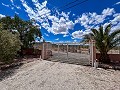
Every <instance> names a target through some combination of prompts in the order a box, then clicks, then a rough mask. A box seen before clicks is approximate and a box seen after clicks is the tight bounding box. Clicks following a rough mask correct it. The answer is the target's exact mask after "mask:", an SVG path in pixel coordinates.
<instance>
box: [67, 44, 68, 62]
mask: <svg viewBox="0 0 120 90" xmlns="http://www.w3.org/2000/svg"><path fill="white" fill-rule="evenodd" d="M67 61H68V43H67Z"/></svg>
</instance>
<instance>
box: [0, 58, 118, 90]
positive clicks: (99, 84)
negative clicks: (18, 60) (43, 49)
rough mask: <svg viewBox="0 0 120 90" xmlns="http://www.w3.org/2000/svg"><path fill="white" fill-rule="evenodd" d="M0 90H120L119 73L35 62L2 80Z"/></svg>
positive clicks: (66, 64)
mask: <svg viewBox="0 0 120 90" xmlns="http://www.w3.org/2000/svg"><path fill="white" fill-rule="evenodd" d="M0 90H120V71H114V70H104V69H95V68H92V67H86V66H81V65H75V64H68V63H61V62H52V61H46V60H42V61H40V60H36V61H33V62H30V63H27V64H24V65H23V66H21V67H20V68H19V69H16V70H15V71H14V75H12V76H11V77H9V78H6V79H4V80H2V81H1V82H0Z"/></svg>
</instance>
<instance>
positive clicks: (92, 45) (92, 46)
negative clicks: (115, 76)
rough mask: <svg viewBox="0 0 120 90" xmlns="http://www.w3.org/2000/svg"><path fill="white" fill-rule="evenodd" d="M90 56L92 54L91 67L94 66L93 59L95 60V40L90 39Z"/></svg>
mask: <svg viewBox="0 0 120 90" xmlns="http://www.w3.org/2000/svg"><path fill="white" fill-rule="evenodd" d="M91 56H92V58H91V59H92V67H93V66H94V60H96V47H95V41H94V40H92V43H91Z"/></svg>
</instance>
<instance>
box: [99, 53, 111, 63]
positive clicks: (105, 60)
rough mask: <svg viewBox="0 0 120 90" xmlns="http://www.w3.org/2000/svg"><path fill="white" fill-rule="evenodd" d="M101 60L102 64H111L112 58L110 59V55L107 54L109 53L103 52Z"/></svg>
mask: <svg viewBox="0 0 120 90" xmlns="http://www.w3.org/2000/svg"><path fill="white" fill-rule="evenodd" d="M99 60H100V62H102V63H106V64H109V63H110V58H109V55H108V54H107V52H101V53H100V58H99Z"/></svg>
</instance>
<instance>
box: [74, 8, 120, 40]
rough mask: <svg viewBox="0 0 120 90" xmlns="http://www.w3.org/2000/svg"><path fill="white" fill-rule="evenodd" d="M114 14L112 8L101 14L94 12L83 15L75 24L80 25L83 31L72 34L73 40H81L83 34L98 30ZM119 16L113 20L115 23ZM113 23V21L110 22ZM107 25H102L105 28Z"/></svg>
mask: <svg viewBox="0 0 120 90" xmlns="http://www.w3.org/2000/svg"><path fill="white" fill-rule="evenodd" d="M114 13H115V10H114V8H107V9H104V10H103V11H102V12H101V14H97V13H96V12H93V13H90V12H89V13H83V14H82V15H81V16H80V17H79V18H78V19H77V20H76V21H75V23H80V25H81V26H83V27H84V28H85V30H83V31H82V30H79V31H75V32H73V33H72V36H73V38H79V39H80V38H81V37H82V36H83V35H84V34H88V33H90V32H91V28H96V29H98V27H99V25H100V24H103V23H104V22H105V21H106V19H108V17H109V16H113V15H114ZM118 18H119V15H117V17H116V18H115V19H116V20H114V21H117V20H118ZM112 22H113V21H112ZM106 25H107V23H106V24H105V25H104V26H106Z"/></svg>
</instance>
